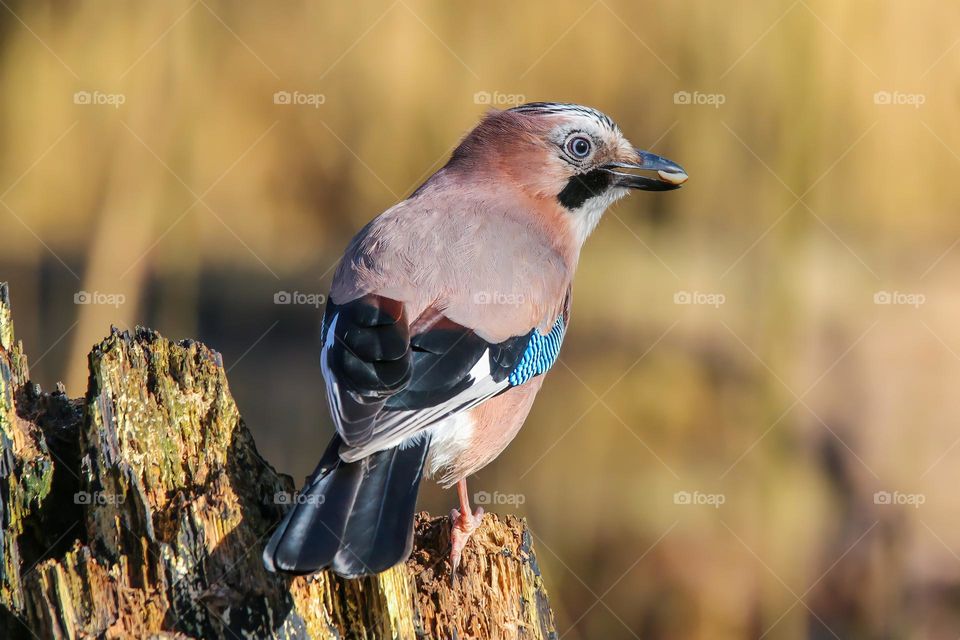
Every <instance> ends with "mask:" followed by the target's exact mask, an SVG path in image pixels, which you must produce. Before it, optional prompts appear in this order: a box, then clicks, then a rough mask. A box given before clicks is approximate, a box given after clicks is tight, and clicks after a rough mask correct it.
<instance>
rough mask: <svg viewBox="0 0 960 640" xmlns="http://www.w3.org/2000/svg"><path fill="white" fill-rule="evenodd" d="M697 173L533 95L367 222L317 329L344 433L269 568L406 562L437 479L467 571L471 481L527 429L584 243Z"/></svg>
mask: <svg viewBox="0 0 960 640" xmlns="http://www.w3.org/2000/svg"><path fill="white" fill-rule="evenodd" d="M686 179H687V175H686V173H685V172H684V170H683V168H682V167H680V166H679V165H678V164H676V163H674V162H671V161H669V160H666V159H664V158H662V157H660V156H657V155H654V154H652V153H649V152H646V151H640V150H637V149H634V148H633V146H632V145H630V144H629V142H627V140H626V139H625V138H624V136H623V134H622V133H621V132H620V129H619V128H618V127H617V125H616V124H615V123H614V122H613V121H612V120H611V119H610V118H609V117H607V116H606V115H604V114H602V113H600V112H599V111H597V110H595V109H591V108H588V107H584V106H580V105H574V104H561V103H545V102H537V103H530V104H525V105H521V106H518V107H515V108H512V109H508V110H505V111H493V112H491V113H489V114H487V115H486V116H485V117H484V118H483V119H482V120H481V122H480V123H479V124H478V125H477V126H476V127H475V128H474V129H473V130H472V131H471V132H470V133H468V134H467V135H466V137H465V138H464V139H463V140H462V141H461V143H460V145H459V146H458V147H457V148H456V150H455V151H454V152H453V154H452V156H451V157H450V160H449V161H448V162H447V164H446V165H445V166H444V167H443V168H441V169H440V170H439V171H437V172H436V173H435V174H433V176H431V177H430V178H429V179H428V180H427V181H426V182H425V183H424V184H423V185H422V186H421V187H419V188H418V189H417V190H416V191H414V192H413V194H411V195H410V197H409V198H407V199H406V200H404V201H403V202H400V203H399V204H397V205H395V206H393V207H391V208H390V209H388V210H387V211H386V212H384V213H383V214H381V215H380V216H378V217H377V218H375V219H374V220H373V221H372V222H370V223H369V224H367V226H365V227H364V228H363V229H362V230H361V231H360V232H359V233H358V234H357V235H356V236H355V237H354V238H353V240H352V241H351V242H350V245H349V246H348V247H347V250H346V252H345V253H344V256H343V258H342V260H341V262H340V264H339V266H338V268H337V271H336V275H335V276H334V280H333V285H332V288H331V291H330V296H329V298H328V304H327V307H326V310H325V313H324V318H323V325H322V330H321V340H322V345H323V347H322V352H321V357H320V358H321V366H322V369H323V377H324V380H325V382H326V391H327V402H328V404H329V407H330V411H331V414H332V415H333V420H334V423H335V425H336V435H334V437H333V439H332V441H331V442H330V444H329V445H328V446H327V449H326V452H325V453H324V455H323V457H322V459H321V460H320V464H319V465H318V466H317V468H316V470H315V471H314V472H313V474H311V475H310V476H309V477H308V478H307V481H306V486H305V487H304V488H303V490H302V491H301V492H300V494H299V495H298V496H297V500H296V501H295V504H294V505H293V508H292V509H291V510H290V511H289V512H288V513H287V515H286V517H285V519H284V520H283V521H282V522H281V524H280V525H279V527H278V528H277V530H276V531H275V532H274V534H273V537H272V538H271V540H270V542H269V544H268V545H267V546H266V548H265V550H264V554H263V559H264V563H265V565H266V567H267V568H268V569H269V570H271V571H279V572H284V573H291V574H309V573H314V572H316V571H320V570H323V569H331V570H332V571H333V572H335V573H336V574H338V575H341V576H345V577H359V576H364V575H371V574H375V573H378V572H381V571H384V570H386V569H388V568H390V567H392V566H393V565H395V564H397V563H399V562H402V561H404V560H405V559H406V558H407V557H408V556H409V555H410V552H411V550H412V547H413V520H414V512H415V506H416V500H417V492H418V489H419V486H420V481H421V478H423V477H425V476H426V477H432V478H434V479H435V480H436V481H437V482H439V483H440V484H441V485H442V486H444V487H451V486H453V485H457V491H458V494H459V501H460V508H459V510H457V509H454V510H453V511H452V512H451V518H452V529H451V547H452V548H451V552H450V561H451V570H452V574H453V575H456V569H457V565H458V563H459V560H460V555H461V552H462V551H463V548H464V545H465V544H466V542H467V540H468V539H469V536H470V534H471V533H472V532H473V530H474V529H475V528H476V527H477V526H478V525H479V523H480V520H481V518H482V515H483V510H482V509H479V508H478V509H477V510H476V511H471V509H470V504H469V501H468V497H467V485H466V478H467V476H469V475H470V474H473V473H475V472H477V471H478V470H480V469H482V468H483V467H484V466H485V465H487V464H489V463H490V462H491V461H492V460H493V459H494V458H496V457H497V455H499V454H500V452H501V451H503V449H504V448H505V447H506V446H507V445H508V444H509V443H510V441H511V440H512V439H513V438H514V436H516V434H517V432H518V431H519V429H520V426H521V425H522V424H523V422H524V420H525V418H526V416H527V413H528V412H529V411H530V407H531V405H532V404H533V400H534V397H535V396H536V395H537V392H538V391H539V390H540V386H541V385H542V384H543V377H544V374H545V373H546V372H547V371H548V370H549V369H550V367H551V365H552V364H553V363H554V362H555V361H556V359H557V356H558V353H559V351H560V345H561V343H562V342H563V337H564V333H565V332H566V330H567V326H568V322H569V319H570V287H571V282H572V280H573V276H574V271H575V269H576V267H577V261H578V259H579V256H580V249H581V247H582V246H583V243H584V241H585V240H586V238H587V236H588V235H590V232H591V231H592V230H593V229H594V227H595V226H596V225H597V223H598V222H599V220H600V218H601V216H602V215H603V213H604V211H605V210H606V209H607V207H609V206H610V205H611V204H612V203H613V202H615V201H616V200H618V199H619V198H622V197H623V196H625V195H626V194H627V193H629V191H630V190H631V189H639V190H644V191H666V190H670V189H676V188H677V187H679V186H680V185H681V184H682V183H683V182H684V181H685V180H686Z"/></svg>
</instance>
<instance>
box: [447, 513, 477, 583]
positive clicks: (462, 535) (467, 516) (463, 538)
mask: <svg viewBox="0 0 960 640" xmlns="http://www.w3.org/2000/svg"><path fill="white" fill-rule="evenodd" d="M450 520H451V526H450V567H451V570H450V573H451V578H452V580H453V581H454V582H456V577H457V567H459V566H460V556H461V554H463V549H464V547H466V546H467V541H468V540H470V535H471V534H472V533H473V532H474V531H475V530H476V528H477V527H479V526H480V523H481V522H482V521H483V507H477V510H476V511H475V512H474V513H472V514H471V513H470V511H469V508H468V509H467V510H465V511H464V512H463V513H461V512H460V510H459V509H453V510H452V511H450Z"/></svg>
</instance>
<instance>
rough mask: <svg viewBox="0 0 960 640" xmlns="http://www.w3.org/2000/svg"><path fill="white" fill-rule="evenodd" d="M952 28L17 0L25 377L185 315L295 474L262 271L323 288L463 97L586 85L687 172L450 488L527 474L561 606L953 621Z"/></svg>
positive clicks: (817, 632)
mask: <svg viewBox="0 0 960 640" xmlns="http://www.w3.org/2000/svg"><path fill="white" fill-rule="evenodd" d="M958 42H960V7H958V6H954V5H947V4H944V3H934V2H918V3H903V2H896V1H894V0H887V1H883V2H868V1H866V0H862V1H857V2H852V1H848V2H836V3H834V2H822V1H819V2H815V1H809V2H807V1H804V0H800V1H798V2H792V3H791V2H777V3H756V2H743V1H734V2H725V3H717V2H712V1H709V0H693V1H690V2H684V3H677V2H665V1H662V0H661V1H652V2H644V3H636V2H627V1H622V2H621V1H615V0H598V1H597V2H594V3H592V4H591V3H586V2H579V3H578V2H551V3H546V2H528V3H512V2H504V1H495V2H491V3H484V4H482V5H479V4H477V5H468V4H456V5H454V4H452V3H439V2H435V3H430V2H422V1H417V0H400V1H398V2H394V3H392V4H391V3H388V2H360V3H340V2H316V3H294V2H285V3H268V2H255V3H244V4H240V3H220V2H209V1H206V0H204V1H202V2H194V3H191V2H168V3H153V4H127V3H114V4H110V5H108V6H105V5H103V4H102V3H98V2H92V1H90V0H85V1H81V2H71V3H61V2H30V3H25V2H24V3H7V4H3V6H2V7H0V55H2V58H0V203H2V204H0V236H2V238H3V242H2V244H0V246H2V249H0V279H7V280H10V281H11V283H12V291H13V295H14V302H15V311H16V313H17V318H16V320H17V328H18V331H19V333H20V335H21V337H22V338H23V339H24V340H25V342H26V345H27V348H28V352H29V353H30V354H32V360H33V363H34V366H33V373H34V375H35V377H36V378H37V380H38V381H40V382H42V383H43V384H44V386H47V387H49V386H51V385H52V384H53V383H54V382H55V381H56V380H58V379H60V378H61V377H65V379H66V381H67V384H68V389H69V391H70V392H71V393H72V394H79V393H81V392H82V390H83V388H84V385H85V371H84V366H85V360H84V357H83V356H84V354H85V353H86V351H87V350H88V349H89V347H90V345H91V344H93V343H94V342H96V341H97V340H98V339H99V338H100V337H101V336H102V335H103V334H104V333H105V332H106V330H107V327H108V325H109V324H110V323H115V324H117V325H119V326H130V325H133V324H136V323H141V324H147V325H151V326H154V327H155V328H157V329H159V330H160V331H162V332H164V333H165V334H167V335H170V336H171V337H197V338H199V339H201V340H203V341H205V342H206V343H208V344H209V345H211V346H212V347H213V348H216V349H218V350H221V351H222V352H223V353H224V355H225V359H226V361H227V363H228V366H231V367H233V369H232V371H231V374H230V375H231V381H232V383H233V385H234V392H235V394H236V396H237V399H238V402H239V403H240V406H241V408H242V409H243V410H244V415H245V416H246V418H247V420H248V422H249V423H250V425H251V427H252V429H253V430H254V432H255V434H256V435H257V436H258V443H259V444H260V446H261V448H262V450H263V451H264V452H265V454H266V455H267V457H268V458H269V459H270V460H271V461H272V462H273V463H274V464H275V465H276V466H277V467H278V468H280V469H282V470H284V471H288V472H291V473H293V474H294V475H296V476H298V477H301V476H302V475H304V474H305V473H306V472H308V471H309V470H310V469H311V468H312V466H313V463H314V458H315V456H316V455H317V454H318V453H319V451H320V449H321V447H322V446H323V443H324V441H325V439H326V437H327V433H328V432H329V431H328V430H329V423H328V422H327V419H326V416H325V408H324V407H323V405H322V394H321V393H320V384H321V382H320V375H319V371H318V370H317V367H316V366H315V364H316V353H317V336H316V330H317V324H318V322H319V312H318V311H315V310H314V309H313V308H312V307H305V306H278V305H274V304H273V295H274V293H275V292H276V291H280V290H286V291H295V290H296V291H301V292H325V291H326V287H327V285H328V283H329V278H330V268H331V266H332V265H333V264H334V263H335V261H336V259H337V258H338V256H339V254H340V252H341V251H342V249H343V247H344V246H345V244H346V242H347V240H348V239H349V237H350V236H351V235H352V234H353V233H354V232H355V231H356V230H357V229H359V227H360V226H361V225H362V224H363V223H364V222H366V221H367V220H368V219H369V218H371V217H372V216H374V215H375V214H377V213H378V212H380V211H382V210H383V209H385V208H386V207H388V206H389V205H391V204H392V203H393V202H395V201H396V200H398V199H399V198H402V197H405V195H406V194H408V193H410V192H411V191H412V189H413V188H414V187H415V186H416V185H417V184H419V182H420V181H422V180H423V178H424V177H425V176H426V175H428V174H429V173H430V172H431V171H432V170H434V169H436V168H437V167H438V166H440V164H442V162H443V160H444V159H445V157H446V156H447V154H448V153H449V151H450V149H451V147H452V145H453V144H454V143H455V142H456V140H457V138H458V137H459V136H460V135H461V134H462V133H463V132H465V131H466V130H467V129H469V128H470V127H471V126H472V124H473V123H474V122H475V121H476V119H477V118H478V117H479V116H480V114H481V113H482V112H483V110H484V108H485V107H484V106H483V105H478V104H477V103H476V102H475V99H474V95H475V93H476V92H488V93H490V94H495V95H497V96H500V97H503V96H507V97H509V96H515V95H522V96H525V97H526V98H527V99H529V100H533V99H550V100H564V101H573V102H582V103H585V104H590V105H593V106H596V107H598V108H601V109H602V110H604V111H606V112H607V113H609V114H610V115H611V116H613V117H614V118H615V119H616V120H617V121H618V122H619V123H620V125H621V127H622V128H623V130H624V131H625V132H626V133H627V134H628V135H629V136H631V138H632V139H633V141H634V143H636V144H637V145H638V146H641V147H651V146H655V148H656V150H657V151H658V152H661V153H663V154H665V155H667V156H668V157H671V158H674V159H676V160H678V161H679V162H681V163H682V164H684V166H685V167H686V168H687V169H688V171H689V173H690V175H691V176H692V178H691V181H690V183H689V184H688V185H687V187H686V188H684V189H683V190H682V191H680V192H677V193H672V194H669V196H667V197H661V196H652V195H648V194H638V195H635V196H633V197H632V198H630V199H629V200H627V201H625V202H623V203H622V204H620V205H618V206H617V208H616V209H615V210H614V212H613V215H610V216H609V217H608V219H606V220H605V221H604V223H603V224H602V225H601V226H600V228H599V229H598V231H597V233H596V234H595V237H594V238H592V239H591V241H590V242H589V243H588V245H587V248H586V250H585V254H584V256H583V260H582V266H581V272H580V274H579V275H578V279H577V283H576V295H575V299H576V303H575V306H574V308H575V312H574V323H573V326H572V333H571V334H570V335H569V337H568V339H567V341H566V345H565V347H564V354H563V360H562V364H560V365H558V366H557V367H556V368H555V369H554V372H553V373H551V375H550V378H549V380H548V381H547V383H546V386H545V388H544V391H543V393H542V394H541V398H540V401H539V402H538V404H537V406H536V408H535V410H534V413H533V415H532V417H531V419H530V420H529V421H528V424H527V426H526V428H525V429H524V431H523V432H522V433H521V435H520V436H519V438H518V440H517V441H516V443H515V444H514V445H513V446H512V447H511V448H510V449H508V451H507V452H506V453H505V454H504V455H503V456H502V457H501V459H500V460H498V461H497V462H496V463H495V464H494V465H492V466H491V467H490V468H488V469H487V470H485V471H484V472H482V473H481V474H480V476H479V477H478V478H477V479H476V480H474V482H473V486H474V488H475V489H476V490H486V491H489V492H491V493H492V492H494V491H499V492H500V494H502V495H510V496H516V495H520V496H523V498H524V500H523V504H521V505H518V506H514V505H505V506H499V507H494V508H495V509H499V510H505V509H509V510H516V511H519V512H522V513H524V514H526V515H528V516H529V517H530V522H531V525H532V527H533V529H534V531H535V532H536V533H537V536H538V544H539V547H540V558H541V560H542V563H543V564H544V565H545V570H546V574H547V576H548V580H549V583H550V586H551V592H552V596H553V602H554V605H555V607H556V609H557V612H558V615H559V617H560V626H561V629H562V630H563V631H564V635H563V637H566V638H598V637H603V638H606V637H631V634H635V635H637V636H639V637H644V638H648V637H649V638H654V637H656V638H748V637H761V636H762V637H768V638H802V637H807V638H829V637H833V636H837V637H841V638H853V637H856V638H947V637H950V638H955V637H957V635H958V633H960V632H958V628H960V608H958V604H960V556H958V550H960V524H958V520H957V516H956V514H957V500H956V489H955V487H956V484H957V483H956V472H955V469H956V467H957V462H958V459H960V450H958V449H960V448H957V447H956V446H955V445H956V444H957V442H958V440H957V436H958V434H957V427H956V425H957V424H958V419H960V410H958V404H957V402H956V400H955V399H956V397H957V393H956V391H955V390H956V389H957V388H958V383H960V363H958V360H960V328H958V327H960V325H958V324H957V322H956V318H957V316H958V311H960V309H958V299H957V297H956V295H955V290H956V282H957V280H958V278H960V249H957V248H956V244H957V240H958V236H960V223H958V217H957V210H958V205H960V192H958V190H957V188H956V182H957V179H956V176H957V170H958V167H960V118H958V117H957V115H958V101H960V94H958V90H960V86H958V74H957V71H958V67H960V46H957V44H958ZM277 91H287V92H291V93H292V92H301V93H303V94H322V95H323V96H324V99H325V101H324V103H323V104H322V105H320V106H319V107H318V108H313V107H311V106H308V105H284V104H275V103H274V100H273V95H274V93H275V92H277ZM678 91H686V92H689V93H691V94H693V93H694V92H699V93H700V94H719V95H722V96H723V100H724V102H723V104H722V105H720V106H719V107H718V108H714V107H712V106H709V105H696V104H688V105H685V104H676V103H675V101H674V94H675V92H678ZM75 92H89V93H90V94H91V96H92V100H93V101H96V100H100V99H106V98H102V97H97V96H98V95H99V96H103V95H121V96H122V97H123V104H122V105H119V106H118V107H117V108H114V107H112V106H110V105H90V104H87V105H84V104H76V103H75V101H74V94H75ZM96 92H99V94H97V93H96ZM876 92H888V94H887V95H889V96H892V101H893V102H897V101H899V100H910V99H911V98H910V96H913V101H914V102H916V101H917V96H921V97H922V99H923V104H922V105H918V106H916V107H915V106H911V105H909V104H882V102H883V99H882V97H881V98H880V102H881V103H880V104H878V103H877V101H876V100H875V93H876ZM894 92H896V93H894ZM904 96H906V97H904ZM504 99H506V98H504ZM80 290H85V291H88V292H99V293H108V294H121V295H123V296H125V302H124V304H122V305H120V306H118V307H113V306H108V305H75V304H73V297H74V294H75V293H76V292H77V291H80ZM681 291H688V292H706V293H715V294H722V295H723V296H724V297H725V303H724V304H722V305H720V306H719V307H717V308H714V307H712V306H706V305H678V304H675V303H674V296H675V294H677V292H681ZM881 291H888V292H901V293H907V294H918V295H921V296H923V301H924V303H923V304H922V305H920V306H918V307H914V306H909V305H905V304H894V305H878V304H875V303H874V296H875V294H877V292H881ZM680 491H687V492H690V493H691V494H693V492H700V493H699V494H696V495H698V496H702V495H708V494H709V495H720V496H722V499H723V500H724V503H723V504H722V505H721V506H719V507H718V508H714V507H711V506H708V505H684V504H677V503H676V502H675V500H674V496H675V494H676V492H680ZM876 491H888V492H899V493H898V494H897V496H904V495H908V494H909V495H913V494H919V495H920V496H922V499H923V500H924V502H923V504H922V505H920V506H919V507H916V508H914V507H912V506H909V505H888V504H877V503H876V502H875V500H874V493H875V492H876ZM901 499H905V498H901ZM452 500H453V498H452V496H449V495H443V494H442V493H441V492H439V491H437V490H434V489H429V490H427V491H426V492H425V496H424V503H425V505H426V506H428V507H430V508H431V509H432V510H433V511H435V512H442V511H443V510H445V509H447V508H449V504H450V503H451V502H452ZM517 501H518V500H517Z"/></svg>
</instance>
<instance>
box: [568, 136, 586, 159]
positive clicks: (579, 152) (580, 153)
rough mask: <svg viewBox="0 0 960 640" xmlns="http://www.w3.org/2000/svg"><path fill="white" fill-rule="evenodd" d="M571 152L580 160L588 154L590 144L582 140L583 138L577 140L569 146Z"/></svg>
mask: <svg viewBox="0 0 960 640" xmlns="http://www.w3.org/2000/svg"><path fill="white" fill-rule="evenodd" d="M571 148H572V150H573V155H575V156H577V157H579V158H582V157H584V156H585V155H587V154H588V153H590V143H589V142H587V141H586V140H584V139H583V138H577V139H576V140H574V141H573V144H572V145H571Z"/></svg>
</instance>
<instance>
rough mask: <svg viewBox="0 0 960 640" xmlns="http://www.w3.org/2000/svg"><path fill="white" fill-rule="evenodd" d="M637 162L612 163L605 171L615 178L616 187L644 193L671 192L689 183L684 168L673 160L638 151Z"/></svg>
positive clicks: (605, 167) (606, 166)
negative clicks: (644, 173)
mask: <svg viewBox="0 0 960 640" xmlns="http://www.w3.org/2000/svg"><path fill="white" fill-rule="evenodd" d="M636 151H637V154H636V160H631V161H630V162H610V163H608V164H605V165H603V167H602V168H603V170H604V171H606V172H607V173H609V174H610V175H612V176H613V177H614V185H615V186H617V187H626V188H628V189H641V190H643V191H670V190H671V189H678V188H679V187H680V185H682V184H683V183H684V182H686V181H687V173H686V171H684V170H683V167H681V166H680V165H678V164H677V163H676V162H673V161H672V160H667V159H666V158H661V157H660V156H658V155H656V154H653V153H650V152H649V151H641V150H639V149H637V150H636ZM631 171H651V172H654V173H655V174H656V176H657V177H656V178H650V177H647V176H644V175H641V174H638V173H630V172H631Z"/></svg>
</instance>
